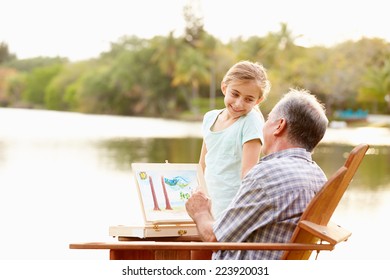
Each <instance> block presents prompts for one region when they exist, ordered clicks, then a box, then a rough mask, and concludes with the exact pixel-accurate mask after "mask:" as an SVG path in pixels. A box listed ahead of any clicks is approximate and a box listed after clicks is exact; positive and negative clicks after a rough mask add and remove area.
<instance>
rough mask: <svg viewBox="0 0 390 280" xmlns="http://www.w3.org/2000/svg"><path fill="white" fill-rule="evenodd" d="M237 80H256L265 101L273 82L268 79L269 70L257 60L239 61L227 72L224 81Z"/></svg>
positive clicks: (227, 82) (226, 82)
mask: <svg viewBox="0 0 390 280" xmlns="http://www.w3.org/2000/svg"><path fill="white" fill-rule="evenodd" d="M237 80H239V81H245V80H246V81H256V82H257V84H258V85H259V89H260V97H259V98H262V97H263V101H264V100H265V99H266V98H267V96H268V94H269V92H270V90H271V82H270V81H269V80H268V76H267V71H266V69H265V68H264V66H263V65H261V64H259V63H257V62H251V61H247V60H243V61H240V62H237V63H236V64H234V65H233V66H232V67H230V69H229V70H228V71H227V72H226V74H225V76H224V77H223V79H222V82H223V83H225V84H226V85H228V84H229V83H230V82H232V81H237ZM256 107H257V106H256Z"/></svg>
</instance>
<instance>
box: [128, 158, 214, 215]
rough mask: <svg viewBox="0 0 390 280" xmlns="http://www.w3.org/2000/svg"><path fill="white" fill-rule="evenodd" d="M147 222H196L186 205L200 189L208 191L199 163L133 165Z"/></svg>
mask: <svg viewBox="0 0 390 280" xmlns="http://www.w3.org/2000/svg"><path fill="white" fill-rule="evenodd" d="M132 169H133V173H134V176H135V178H136V185H137V189H138V194H139V197H140V201H141V206H142V208H143V209H142V210H143V214H144V219H145V222H146V223H186V222H193V221H192V219H191V218H190V217H189V216H188V214H187V211H186V209H185V203H186V201H187V200H188V198H189V197H190V196H191V194H192V192H193V191H195V190H197V189H202V190H203V191H206V187H205V183H204V178H203V173H202V169H201V168H200V165H199V164H190V163H187V164H172V163H161V164H160V163H133V164H132Z"/></svg>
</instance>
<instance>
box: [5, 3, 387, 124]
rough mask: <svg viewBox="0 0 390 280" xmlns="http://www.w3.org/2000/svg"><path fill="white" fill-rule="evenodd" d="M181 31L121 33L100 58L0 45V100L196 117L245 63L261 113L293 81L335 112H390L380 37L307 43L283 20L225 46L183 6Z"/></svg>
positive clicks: (219, 100)
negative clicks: (261, 87)
mask: <svg viewBox="0 0 390 280" xmlns="http://www.w3.org/2000/svg"><path fill="white" fill-rule="evenodd" d="M184 16H185V20H186V23H187V25H186V29H185V32H184V35H182V36H174V34H173V32H171V33H169V34H168V35H167V36H155V37H153V38H151V39H144V38H139V37H137V36H123V37H122V38H119V39H118V40H117V41H116V42H113V43H111V47H110V49H109V51H107V52H103V53H101V54H100V55H99V56H98V57H96V58H93V59H89V60H84V61H78V62H70V61H69V60H68V59H67V58H63V57H35V58H30V59H18V58H17V56H16V55H15V54H12V52H11V51H10V50H9V47H8V45H7V44H6V43H5V42H2V43H0V106H2V107H23V108H39V109H49V110H60V111H73V112H83V113H94V114H115V115H127V116H147V117H164V118H181V119H186V118H188V119H199V118H200V117H201V116H202V115H203V113H204V112H205V111H207V110H209V109H211V108H221V107H222V106H223V95H222V93H221V91H220V82H221V80H222V77H223V75H224V74H225V73H226V71H227V70H228V68H229V67H230V66H231V65H233V64H234V63H235V62H237V61H239V60H251V61H257V62H259V63H262V64H263V65H264V66H265V67H266V68H267V70H268V74H269V78H270V80H271V83H272V89H271V92H270V95H269V97H268V99H267V100H266V101H265V102H263V103H262V104H261V108H262V110H263V112H264V113H268V111H269V110H270V109H271V108H272V106H273V105H274V104H275V103H276V102H277V100H279V98H280V97H281V95H282V94H283V93H284V92H286V91H287V90H288V89H289V88H291V87H300V88H306V89H308V90H310V91H311V92H312V93H313V94H315V95H317V97H318V98H319V99H320V100H321V101H322V102H324V103H325V105H326V108H327V112H328V116H329V117H332V115H333V113H334V112H335V110H339V109H353V110H356V109H362V110H367V111H369V112H370V113H375V114H376V113H381V114H388V113H390V44H389V42H386V41H385V40H383V39H380V38H361V39H360V40H358V41H345V42H343V43H340V44H337V45H335V46H332V47H324V46H313V47H302V46H299V45H297V44H296V43H295V41H296V39H297V37H296V36H294V35H293V34H292V32H291V31H290V30H289V29H288V26H287V24H285V23H281V25H280V30H279V31H277V32H269V33H268V34H267V35H266V36H263V37H260V36H252V37H250V38H241V37H238V38H235V39H232V40H230V41H229V42H228V43H223V42H221V41H220V40H219V39H217V38H215V37H214V36H212V35H211V34H209V33H208V32H206V31H205V30H204V29H203V24H202V21H201V19H200V18H196V17H194V16H193V15H192V14H191V11H190V10H187V13H186V10H185V13H184Z"/></svg>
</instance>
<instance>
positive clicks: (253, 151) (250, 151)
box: [241, 139, 261, 179]
mask: <svg viewBox="0 0 390 280" xmlns="http://www.w3.org/2000/svg"><path fill="white" fill-rule="evenodd" d="M260 150H261V142H260V139H252V140H249V141H247V142H245V143H244V146H243V148H242V164H241V179H243V178H244V177H245V175H246V174H247V173H248V172H249V170H251V169H252V167H253V166H255V165H256V163H257V162H258V161H259V158H260Z"/></svg>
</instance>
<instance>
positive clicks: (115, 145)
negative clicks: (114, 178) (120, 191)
mask: <svg viewBox="0 0 390 280" xmlns="http://www.w3.org/2000/svg"><path fill="white" fill-rule="evenodd" d="M201 146H202V140H201V139H199V138H173V139H168V138H137V139H133V138H131V139H123V138H122V139H119V138H116V139H112V140H104V141H99V142H97V143H96V147H97V149H98V152H99V154H100V158H101V159H102V160H104V161H106V164H107V166H108V167H110V166H111V168H114V169H118V170H129V169H130V168H131V163H133V162H165V161H168V162H171V163H194V162H198V161H199V154H200V149H201Z"/></svg>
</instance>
